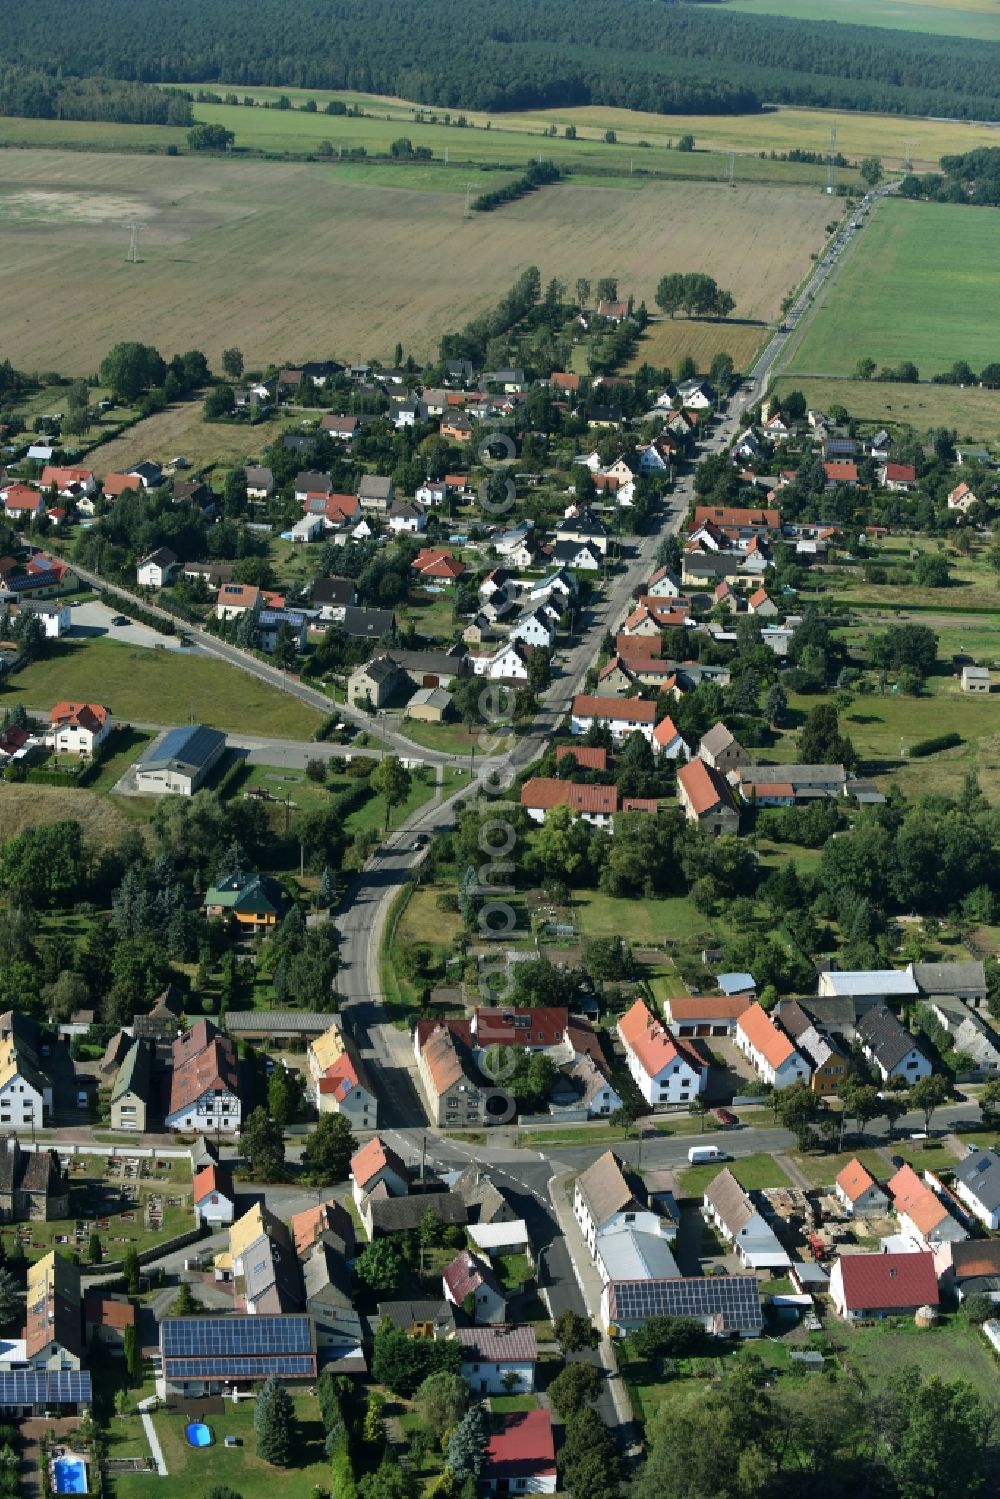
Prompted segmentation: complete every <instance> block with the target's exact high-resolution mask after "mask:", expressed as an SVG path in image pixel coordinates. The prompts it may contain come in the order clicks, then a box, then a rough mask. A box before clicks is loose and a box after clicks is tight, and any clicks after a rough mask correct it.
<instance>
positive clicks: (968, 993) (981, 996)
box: [906, 960, 987, 1010]
mask: <svg viewBox="0 0 1000 1499" xmlns="http://www.w3.org/2000/svg"><path fill="white" fill-rule="evenodd" d="M906 971H907V973H908V974H910V976H911V977H912V979H913V981H914V983H915V984H916V986H917V989H918V990H919V992H920V993H921V994H922V995H923V996H924V997H925V998H933V997H937V996H941V997H945V996H947V997H948V998H950V999H959V1000H961V1002H962V1004H964V1005H968V1007H969V1008H970V1009H972V1010H981V1009H983V1007H984V1006H985V1004H986V994H987V988H986V968H985V966H984V964H983V963H982V961H981V960H980V961H975V962H963V963H911V964H910V965H909V966H908V968H907V970H906Z"/></svg>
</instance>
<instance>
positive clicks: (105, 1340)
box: [83, 1291, 137, 1352]
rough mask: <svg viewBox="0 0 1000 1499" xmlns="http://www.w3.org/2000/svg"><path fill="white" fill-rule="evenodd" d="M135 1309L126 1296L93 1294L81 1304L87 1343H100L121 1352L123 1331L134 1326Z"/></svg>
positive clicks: (123, 1342) (111, 1292) (123, 1341)
mask: <svg viewBox="0 0 1000 1499" xmlns="http://www.w3.org/2000/svg"><path fill="white" fill-rule="evenodd" d="M136 1321H137V1317H136V1309H135V1307H134V1306H133V1304H132V1302H131V1301H129V1299H128V1297H127V1296H121V1295H116V1294H115V1293H114V1292H113V1291H104V1292H94V1293H93V1294H92V1295H89V1296H87V1297H85V1299H84V1303H83V1326H84V1335H85V1338H86V1341H87V1343H88V1344H89V1343H102V1344H103V1345H104V1347H105V1348H114V1349H116V1350H117V1351H119V1352H120V1351H121V1350H122V1349H123V1348H124V1345H125V1329H126V1328H127V1327H132V1328H134V1327H135V1325H136Z"/></svg>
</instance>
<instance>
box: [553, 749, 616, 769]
mask: <svg viewBox="0 0 1000 1499" xmlns="http://www.w3.org/2000/svg"><path fill="white" fill-rule="evenodd" d="M567 755H573V756H574V757H575V759H576V763H577V765H579V767H580V769H581V770H607V768H608V752H607V750H606V749H603V748H602V747H601V746H600V745H597V744H581V745H579V746H577V745H575V744H559V745H557V746H556V764H557V765H558V764H559V761H560V760H565V758H566V756H567Z"/></svg>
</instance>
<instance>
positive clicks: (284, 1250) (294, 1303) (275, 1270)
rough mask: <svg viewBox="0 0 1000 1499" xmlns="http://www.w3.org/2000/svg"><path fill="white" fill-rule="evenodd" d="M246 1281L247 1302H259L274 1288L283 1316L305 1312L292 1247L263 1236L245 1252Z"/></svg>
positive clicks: (244, 1271) (244, 1274)
mask: <svg viewBox="0 0 1000 1499" xmlns="http://www.w3.org/2000/svg"><path fill="white" fill-rule="evenodd" d="M243 1278H244V1282H245V1285H246V1296H247V1300H248V1301H257V1300H259V1298H260V1297H261V1296H263V1295H265V1294H266V1293H267V1292H268V1291H269V1290H271V1289H272V1287H273V1288H274V1290H275V1291H276V1292H277V1295H278V1298H279V1301H280V1303H281V1310H282V1312H298V1311H301V1310H302V1305H303V1297H302V1276H301V1271H300V1270H299V1262H298V1260H297V1259H296V1258H295V1255H294V1253H293V1252H292V1249H291V1247H290V1246H289V1245H286V1244H283V1243H279V1242H278V1240H277V1239H273V1238H268V1236H267V1235H266V1234H262V1235H261V1237H260V1238H259V1239H255V1240H254V1241H253V1243H252V1244H250V1245H249V1246H248V1248H247V1249H246V1250H244V1252H243Z"/></svg>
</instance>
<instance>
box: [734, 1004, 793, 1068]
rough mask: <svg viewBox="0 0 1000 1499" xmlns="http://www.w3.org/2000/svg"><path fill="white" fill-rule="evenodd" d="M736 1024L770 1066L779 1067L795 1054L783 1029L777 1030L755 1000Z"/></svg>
mask: <svg viewBox="0 0 1000 1499" xmlns="http://www.w3.org/2000/svg"><path fill="white" fill-rule="evenodd" d="M736 1024H737V1026H738V1028H739V1029H740V1030H741V1031H742V1032H743V1034H744V1035H745V1036H746V1038H747V1040H748V1041H749V1042H750V1044H751V1046H753V1048H754V1050H755V1051H758V1052H760V1054H761V1056H762V1057H764V1059H765V1060H766V1061H767V1062H768V1063H770V1065H771V1066H772V1067H780V1066H781V1064H782V1063H783V1062H787V1061H788V1058H789V1057H791V1056H794V1055H795V1047H794V1046H793V1045H792V1043H791V1041H789V1039H788V1037H787V1036H786V1035H785V1033H784V1031H779V1029H778V1027H777V1026H776V1025H775V1023H774V1021H773V1020H772V1019H771V1017H770V1015H769V1014H768V1013H767V1011H766V1010H763V1009H761V1007H760V1005H759V1004H757V1003H756V1002H754V1003H753V1004H752V1005H751V1006H750V1007H749V1009H747V1010H745V1011H744V1013H743V1014H742V1015H741V1016H740V1018H739V1020H738V1021H737V1022H736Z"/></svg>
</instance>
